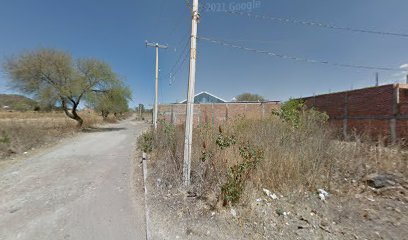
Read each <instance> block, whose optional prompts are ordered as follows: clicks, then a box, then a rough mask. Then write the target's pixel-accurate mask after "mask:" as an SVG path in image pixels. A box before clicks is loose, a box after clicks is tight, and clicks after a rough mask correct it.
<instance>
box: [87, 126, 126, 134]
mask: <svg viewBox="0 0 408 240" xmlns="http://www.w3.org/2000/svg"><path fill="white" fill-rule="evenodd" d="M123 130H126V128H92V127H91V128H85V129H83V130H82V132H84V133H96V132H116V131H123Z"/></svg>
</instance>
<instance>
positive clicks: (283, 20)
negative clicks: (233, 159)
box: [219, 10, 408, 38]
mask: <svg viewBox="0 0 408 240" xmlns="http://www.w3.org/2000/svg"><path fill="white" fill-rule="evenodd" d="M219 12H220V13H228V14H232V15H239V16H246V17H249V18H253V19H261V20H268V21H273V22H278V23H283V24H286V23H289V24H297V25H305V26H309V27H320V28H326V29H332V30H342V31H349V32H357V33H367V34H376V35H384V36H394V37H404V38H408V33H398V32H387V31H378V30H369V29H360V28H352V27H342V26H337V25H333V24H327V23H320V22H314V21H305V20H300V19H294V18H284V17H275V16H266V15H258V14H253V13H250V12H239V11H232V10H225V11H219Z"/></svg>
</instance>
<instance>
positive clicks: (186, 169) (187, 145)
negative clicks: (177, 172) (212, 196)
mask: <svg viewBox="0 0 408 240" xmlns="http://www.w3.org/2000/svg"><path fill="white" fill-rule="evenodd" d="M199 18H200V15H199V13H198V0H193V9H192V27H191V50H190V74H189V78H188V92H187V106H186V129H185V136H184V163H183V181H184V185H185V186H189V185H190V173H191V147H192V144H193V119H194V87H195V77H196V60H197V25H198V20H199Z"/></svg>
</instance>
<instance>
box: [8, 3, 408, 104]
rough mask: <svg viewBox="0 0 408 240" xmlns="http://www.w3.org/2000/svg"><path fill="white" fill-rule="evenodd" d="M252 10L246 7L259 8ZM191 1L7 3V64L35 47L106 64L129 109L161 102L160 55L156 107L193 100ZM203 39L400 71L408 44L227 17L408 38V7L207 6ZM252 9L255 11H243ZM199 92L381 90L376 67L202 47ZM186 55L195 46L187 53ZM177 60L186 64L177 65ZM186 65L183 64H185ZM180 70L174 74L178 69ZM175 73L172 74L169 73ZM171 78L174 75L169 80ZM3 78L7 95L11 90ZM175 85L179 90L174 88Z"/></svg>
mask: <svg viewBox="0 0 408 240" xmlns="http://www.w3.org/2000/svg"><path fill="white" fill-rule="evenodd" d="M254 1H255V4H252V6H253V7H252V9H250V8H248V7H246V8H242V7H240V6H241V5H239V3H253V2H254ZM187 2H188V1H186V0H69V1H68V0H65V1H63V0H1V8H0V32H1V35H0V62H3V61H4V60H5V59H7V57H10V56H15V55H18V54H21V53H23V52H24V51H28V50H33V49H36V48H43V47H47V48H56V49H61V50H64V51H67V52H69V53H71V54H72V56H73V57H75V58H81V57H94V58H98V59H101V60H104V61H105V62H107V63H109V64H110V65H111V66H112V69H113V70H114V71H115V72H116V73H118V75H119V76H121V77H122V78H123V79H125V81H126V84H127V85H128V86H129V87H130V88H131V89H132V92H133V101H132V103H131V105H132V106H135V105H137V104H139V103H143V104H145V106H147V107H151V106H152V103H153V100H154V74H155V72H154V71H155V52H154V49H153V48H146V47H145V41H146V40H148V41H150V42H158V43H160V44H165V45H168V46H169V48H168V49H167V50H160V81H159V86H160V87H159V89H160V91H159V102H160V103H172V102H178V101H182V100H184V99H185V98H186V95H187V82H188V70H189V69H188V58H185V57H184V55H183V49H185V48H186V47H189V46H188V44H189V42H188V41H189V34H190V32H191V11H190V8H189V6H188V4H187ZM200 3H201V6H202V8H201V12H200V23H199V25H198V35H199V37H208V38H212V39H217V40H223V41H225V42H228V43H233V44H235V45H240V46H243V47H248V48H253V49H257V50H261V51H273V52H276V53H279V54H286V55H289V56H294V57H300V58H308V59H315V60H321V61H329V62H333V63H343V64H356V65H367V66H385V67H390V68H396V69H398V68H399V67H400V66H401V65H403V64H407V63H408V37H399V36H388V35H378V34H367V33H361V32H350V31H341V30H334V29H326V28H318V27H311V26H305V25H301V24H291V23H278V22H274V21H269V20H262V19H254V18H249V17H247V16H240V15H237V14H230V13H228V12H225V11H231V10H232V11H240V12H241V11H242V12H247V13H251V14H253V15H260V16H273V17H284V18H290V19H298V20H306V21H314V22H319V23H325V24H332V25H336V26H342V27H343V26H344V27H350V28H357V29H367V30H374V31H383V32H398V33H405V34H408V24H407V23H408V14H406V9H408V1H406V0H387V1H384V0H342V1H327V0H308V1H305V0H233V1H231V0H205V1H203V0H202V1H200ZM246 6H249V5H246ZM197 49H198V50H197V51H198V55H197V78H196V93H198V92H201V91H207V92H210V93H212V94H214V95H216V96H219V97H221V98H223V99H226V100H230V99H232V98H233V97H234V96H236V95H238V94H241V93H244V92H252V93H257V94H260V95H263V96H264V97H266V98H267V99H269V100H282V101H284V100H287V99H288V98H290V97H306V96H311V95H313V94H322V93H328V92H335V91H342V90H349V89H357V88H362V87H369V86H373V85H374V84H375V72H376V70H366V69H351V68H340V67H336V66H331V65H327V64H313V63H304V62H297V61H293V60H289V59H282V58H276V57H273V56H267V55H264V54H259V53H254V52H247V51H243V50H240V49H233V48H229V47H226V46H221V45H217V44H214V43H211V42H208V41H204V40H199V41H198V48H197ZM187 50H188V48H187ZM177 63H179V64H177ZM182 63H183V64H182ZM174 66H175V67H174ZM172 70H173V71H172ZM170 76H174V77H170ZM379 77H380V84H388V83H395V82H404V76H403V74H402V72H401V71H379ZM7 81H8V79H7V76H6V75H5V74H4V73H3V72H1V73H0V93H2V92H3V93H13V92H15V90H12V89H10V88H9V87H8V86H9V85H8V83H7ZM170 82H172V84H170Z"/></svg>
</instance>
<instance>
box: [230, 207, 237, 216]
mask: <svg viewBox="0 0 408 240" xmlns="http://www.w3.org/2000/svg"><path fill="white" fill-rule="evenodd" d="M231 215H232V216H233V217H237V211H235V209H233V208H231Z"/></svg>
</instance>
